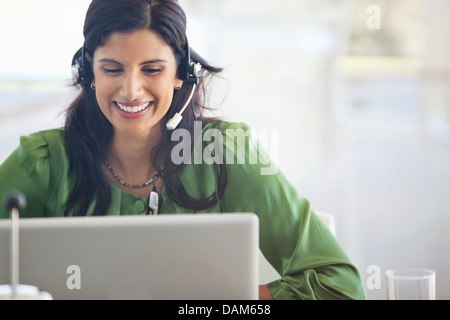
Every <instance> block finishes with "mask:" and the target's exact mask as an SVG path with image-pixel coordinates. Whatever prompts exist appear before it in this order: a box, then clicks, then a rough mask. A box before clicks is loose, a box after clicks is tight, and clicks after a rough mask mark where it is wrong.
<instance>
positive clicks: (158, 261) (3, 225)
mask: <svg viewBox="0 0 450 320" xmlns="http://www.w3.org/2000/svg"><path fill="white" fill-rule="evenodd" d="M10 227H11V223H10V221H9V220H1V221H0V284H9V283H10ZM258 230H259V223H258V218H257V216H256V215H254V214H251V213H233V214H183V215H159V216H116V217H88V218H86V217H83V218H37V219H35V218H33V219H30V218H29V219H21V220H20V233H19V237H20V241H19V243H20V260H19V265H20V273H19V283H20V284H25V285H33V286H37V287H38V288H39V289H40V290H42V291H46V292H48V293H50V294H51V295H52V297H53V298H54V299H170V300H177V299H187V300H197V299H198V300H202V299H209V300H211V299H226V300H228V299H258V253H259V231H258Z"/></svg>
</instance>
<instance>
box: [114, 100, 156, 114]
mask: <svg viewBox="0 0 450 320" xmlns="http://www.w3.org/2000/svg"><path fill="white" fill-rule="evenodd" d="M150 103H151V101H147V102H145V103H143V104H141V105H138V106H129V105H124V104H121V103H120V102H116V104H117V106H118V107H119V108H120V110H122V111H125V112H128V113H136V112H140V111H142V110H144V109H146V108H147V107H148V106H149V105H150Z"/></svg>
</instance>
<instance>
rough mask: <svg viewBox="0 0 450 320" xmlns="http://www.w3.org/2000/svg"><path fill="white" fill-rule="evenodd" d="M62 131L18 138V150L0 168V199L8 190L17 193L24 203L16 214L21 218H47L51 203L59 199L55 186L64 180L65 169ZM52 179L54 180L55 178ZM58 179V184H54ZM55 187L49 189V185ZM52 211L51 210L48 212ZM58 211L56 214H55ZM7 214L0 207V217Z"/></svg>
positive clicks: (57, 188)
mask: <svg viewBox="0 0 450 320" xmlns="http://www.w3.org/2000/svg"><path fill="white" fill-rule="evenodd" d="M64 155H65V151H64V145H63V142H62V131H61V130H59V129H54V130H49V131H44V132H38V133H34V134H32V135H29V136H26V137H21V138H20V145H19V147H18V148H17V149H16V150H15V151H14V152H13V153H12V154H11V155H10V156H9V157H8V158H7V159H6V160H5V161H4V162H3V163H2V164H1V165H0V197H1V198H3V197H4V196H5V195H6V194H7V193H8V192H9V191H11V190H18V191H21V192H22V193H23V194H24V195H25V197H26V200H27V206H26V208H25V209H24V210H22V211H21V212H20V216H21V217H44V216H47V215H48V212H49V210H50V209H54V208H50V207H52V206H53V207H54V205H52V201H50V199H53V200H55V198H54V197H55V195H56V198H58V199H59V200H61V201H63V199H60V198H61V196H59V195H58V194H60V191H61V189H62V190H64V189H65V188H64V187H62V186H61V185H58V182H61V181H60V180H61V177H64V179H67V172H65V174H64V175H62V176H61V175H60V174H61V172H62V171H63V170H64V169H63V168H66V167H67V159H66V158H65V156H64ZM55 177H57V178H56V179H55ZM57 180H58V181H57ZM52 185H53V186H54V187H55V186H57V187H56V188H52V187H51V186H52ZM52 212H54V211H52ZM58 212H59V211H58ZM8 217H9V212H7V211H6V209H5V208H3V206H2V207H1V208H0V218H8Z"/></svg>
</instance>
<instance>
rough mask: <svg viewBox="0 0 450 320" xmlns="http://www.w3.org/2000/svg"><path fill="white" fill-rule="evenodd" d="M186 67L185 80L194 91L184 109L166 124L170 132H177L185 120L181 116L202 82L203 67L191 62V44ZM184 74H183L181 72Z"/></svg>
mask: <svg viewBox="0 0 450 320" xmlns="http://www.w3.org/2000/svg"><path fill="white" fill-rule="evenodd" d="M186 59H187V61H186V66H187V70H186V73H185V80H184V82H185V83H187V84H192V90H191V93H190V95H189V98H188V99H187V100H186V102H185V103H184V105H183V107H182V108H181V109H180V111H178V112H177V113H175V115H174V116H173V117H172V118H171V119H170V120H169V121H167V123H166V128H167V129H168V130H175V128H176V127H177V126H178V124H179V123H180V121H181V119H182V118H183V117H182V116H181V114H182V113H183V112H184V110H185V109H186V107H187V106H188V104H189V102H191V99H192V97H193V96H194V91H195V88H196V87H197V85H198V84H199V82H200V77H201V72H202V65H201V64H200V63H195V62H191V53H190V49H189V44H187V55H186ZM181 74H183V72H181Z"/></svg>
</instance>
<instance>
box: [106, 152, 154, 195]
mask: <svg viewBox="0 0 450 320" xmlns="http://www.w3.org/2000/svg"><path fill="white" fill-rule="evenodd" d="M105 166H106V168H108V170H109V171H110V172H111V173H112V175H113V176H114V178H116V180H117V181H119V182H120V184H122V185H124V186H125V187H128V188H132V189H137V188H144V187H146V186H148V185H149V184H151V183H154V182H155V181H156V179H158V178H159V176H160V175H159V173H157V174H155V175H154V176H153V177H152V178H151V179H150V180H148V181H147V182H145V183H141V184H129V183H126V182H125V181H123V180H122V179H121V178H120V177H119V176H118V175H117V173H116V172H115V171H114V170H113V168H111V166H110V165H109V163H108V161H107V160H106V159H105Z"/></svg>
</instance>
